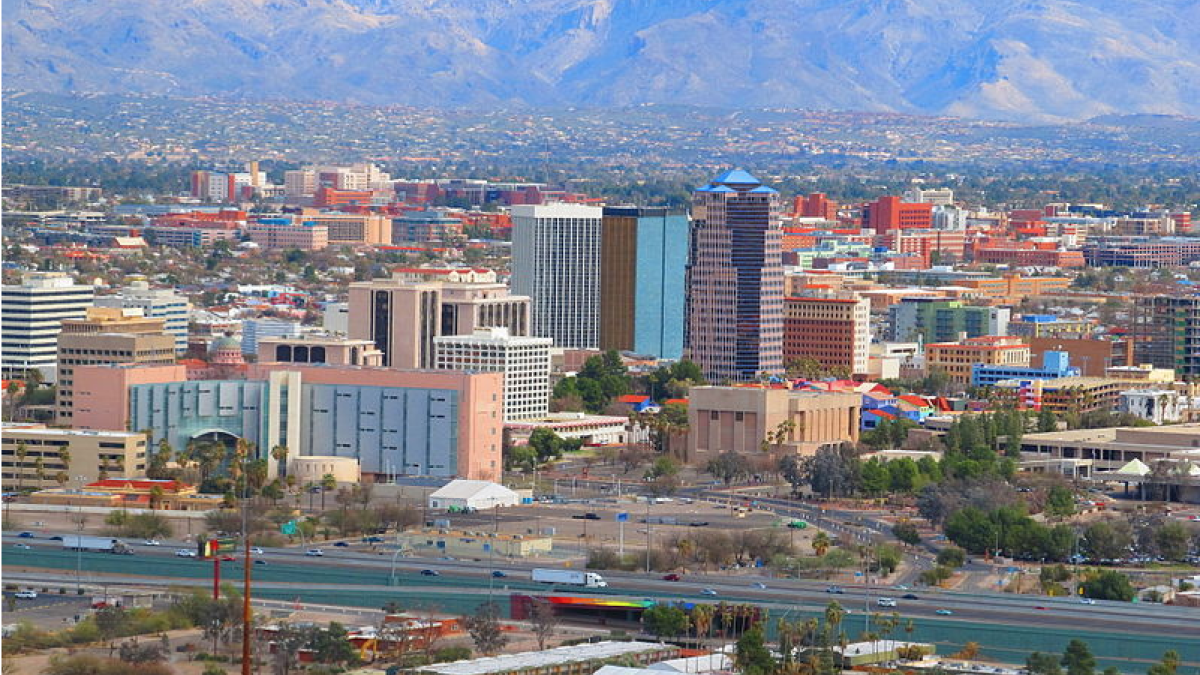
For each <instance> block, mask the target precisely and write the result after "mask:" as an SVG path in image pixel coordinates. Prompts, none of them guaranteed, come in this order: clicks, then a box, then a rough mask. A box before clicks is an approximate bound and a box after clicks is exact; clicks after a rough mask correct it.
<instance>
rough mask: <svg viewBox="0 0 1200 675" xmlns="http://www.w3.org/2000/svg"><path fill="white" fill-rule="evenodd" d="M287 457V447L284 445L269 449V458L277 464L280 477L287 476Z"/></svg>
mask: <svg viewBox="0 0 1200 675" xmlns="http://www.w3.org/2000/svg"><path fill="white" fill-rule="evenodd" d="M287 457H288V447H287V446H286V445H282V444H280V445H276V446H275V447H273V448H271V458H272V459H274V460H275V461H276V462H277V463H278V464H279V466H278V467H276V468H277V469H278V470H279V473H280V475H284V476H286V475H287Z"/></svg>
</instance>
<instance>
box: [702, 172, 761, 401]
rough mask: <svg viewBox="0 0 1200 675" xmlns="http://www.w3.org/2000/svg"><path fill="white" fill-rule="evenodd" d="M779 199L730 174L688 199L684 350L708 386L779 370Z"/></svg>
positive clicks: (742, 175)
mask: <svg viewBox="0 0 1200 675" xmlns="http://www.w3.org/2000/svg"><path fill="white" fill-rule="evenodd" d="M781 237H782V231H781V226H780V203H779V193H778V192H776V191H775V190H773V189H771V188H769V187H767V186H765V185H763V184H762V183H761V182H759V180H758V179H757V178H755V177H754V176H751V175H750V174H749V173H746V172H745V171H742V170H740V169H736V170H733V171H729V172H727V173H725V174H723V175H721V176H719V177H717V178H716V179H714V180H713V181H712V183H710V184H708V185H706V186H704V187H702V188H699V189H698V190H696V192H695V193H694V194H693V197H692V231H691V250H690V253H689V257H688V268H687V323H686V332H685V335H684V341H685V345H686V346H685V352H686V354H687V355H688V357H689V358H691V360H693V361H695V362H696V363H697V364H699V366H700V367H701V369H703V371H704V374H705V377H707V378H708V379H709V380H710V381H714V382H719V381H723V380H728V381H733V382H737V381H747V380H752V379H755V378H757V377H759V376H760V375H761V374H763V373H766V374H769V375H778V374H781V373H782V372H783V284H784V282H783V263H782V257H781Z"/></svg>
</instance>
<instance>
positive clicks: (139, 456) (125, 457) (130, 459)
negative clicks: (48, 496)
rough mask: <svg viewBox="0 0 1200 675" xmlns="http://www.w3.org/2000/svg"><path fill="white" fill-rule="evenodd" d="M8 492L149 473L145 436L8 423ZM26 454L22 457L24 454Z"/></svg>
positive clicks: (5, 441)
mask: <svg viewBox="0 0 1200 675" xmlns="http://www.w3.org/2000/svg"><path fill="white" fill-rule="evenodd" d="M3 429H4V433H3V434H2V435H3V440H2V441H0V443H2V447H3V451H2V452H3V457H4V461H3V468H4V471H3V479H4V489H5V491H8V490H13V489H17V488H48V487H52V486H60V485H64V484H66V483H68V482H70V483H74V484H75V485H79V484H80V483H81V482H82V483H92V482H95V481H97V480H100V479H102V478H107V477H109V476H126V477H136V476H143V475H145V472H146V436H145V435H144V434H139V433H133V432H129V431H90V430H83V429H50V428H47V427H46V426H45V425H44V424H5V425H4V427H3ZM22 454H24V457H21V456H20V455H22Z"/></svg>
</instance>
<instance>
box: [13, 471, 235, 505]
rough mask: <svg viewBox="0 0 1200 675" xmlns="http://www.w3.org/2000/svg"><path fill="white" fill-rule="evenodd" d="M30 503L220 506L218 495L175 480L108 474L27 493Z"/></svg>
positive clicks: (221, 500) (220, 497) (222, 499)
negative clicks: (78, 485) (75, 485)
mask: <svg viewBox="0 0 1200 675" xmlns="http://www.w3.org/2000/svg"><path fill="white" fill-rule="evenodd" d="M29 502H30V503H31V504H50V505H55V506H100V507H106V508H119V509H151V510H166V511H209V510H212V509H218V508H221V504H222V503H223V502H224V497H223V496H222V495H210V494H200V492H199V491H198V490H197V489H196V486H194V485H188V484H187V483H181V482H179V481H177V480H149V479H129V478H109V479H106V480H99V481H95V482H93V483H89V484H87V485H85V486H83V487H82V488H52V489H49V490H42V491H40V492H35V493H34V494H32V495H30V497H29Z"/></svg>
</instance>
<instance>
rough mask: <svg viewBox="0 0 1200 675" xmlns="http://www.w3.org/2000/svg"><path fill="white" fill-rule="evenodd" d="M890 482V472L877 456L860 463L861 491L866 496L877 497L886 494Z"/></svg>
mask: <svg viewBox="0 0 1200 675" xmlns="http://www.w3.org/2000/svg"><path fill="white" fill-rule="evenodd" d="M891 484H892V476H891V473H890V472H889V471H888V469H887V467H886V466H885V465H884V463H883V462H882V461H880V460H879V458H878V457H872V458H871V459H869V460H867V461H866V462H863V463H862V491H863V492H865V493H866V494H867V495H868V496H870V497H879V496H882V495H884V494H887V492H888V490H889V489H890V488H891Z"/></svg>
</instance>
